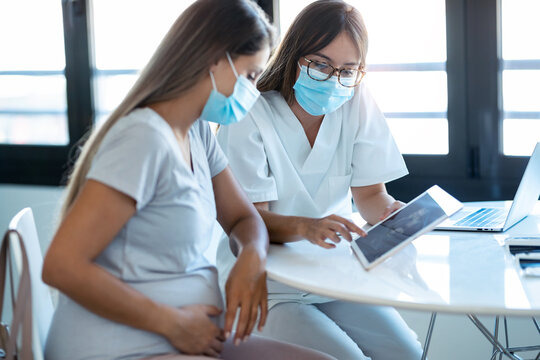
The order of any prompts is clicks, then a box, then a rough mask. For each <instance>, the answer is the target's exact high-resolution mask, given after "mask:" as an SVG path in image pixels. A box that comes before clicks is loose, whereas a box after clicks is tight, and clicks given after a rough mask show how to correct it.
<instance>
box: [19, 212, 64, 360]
mask: <svg viewBox="0 0 540 360" xmlns="http://www.w3.org/2000/svg"><path fill="white" fill-rule="evenodd" d="M9 229H10V230H17V231H18V232H19V234H21V236H22V239H23V242H24V245H25V247H26V252H27V256H28V263H29V267H30V281H31V283H32V313H33V314H32V315H33V325H32V336H33V344H32V350H33V353H34V359H35V360H43V358H44V355H43V350H44V348H45V341H46V340H47V334H48V332H49V327H50V325H51V320H52V316H53V313H54V306H53V303H52V298H51V293H50V290H49V288H48V287H47V285H45V284H44V283H43V281H42V280H41V269H42V268H43V256H42V254H41V248H40V245H39V240H38V235H37V230H36V225H35V223H34V215H33V214H32V209H30V208H25V209H23V210H21V211H19V213H18V214H17V215H15V217H13V219H12V220H11V222H10V223H9ZM10 248H11V254H10V255H11V259H12V260H13V263H14V264H15V267H14V268H13V271H14V277H15V278H16V279H17V278H18V277H19V276H20V274H21V272H22V254H21V248H20V246H19V243H18V241H13V239H10Z"/></svg>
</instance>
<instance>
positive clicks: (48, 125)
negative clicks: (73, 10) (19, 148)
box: [0, 0, 69, 145]
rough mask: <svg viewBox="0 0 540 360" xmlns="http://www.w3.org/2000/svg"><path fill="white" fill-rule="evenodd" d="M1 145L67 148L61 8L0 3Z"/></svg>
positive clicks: (42, 3)
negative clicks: (30, 7) (65, 146)
mask: <svg viewBox="0 0 540 360" xmlns="http://www.w3.org/2000/svg"><path fill="white" fill-rule="evenodd" d="M0 34H1V35H0V49H2V56H0V143H2V144H13V145H15V144H18V145H66V144H68V143H69V134H68V123H67V114H66V109H67V107H66V78H65V76H64V67H65V60H64V59H65V57H64V37H63V29H62V7H61V3H60V2H58V1H56V2H52V1H38V2H35V3H32V11H29V10H28V3H26V2H24V1H18V0H6V1H2V2H0Z"/></svg>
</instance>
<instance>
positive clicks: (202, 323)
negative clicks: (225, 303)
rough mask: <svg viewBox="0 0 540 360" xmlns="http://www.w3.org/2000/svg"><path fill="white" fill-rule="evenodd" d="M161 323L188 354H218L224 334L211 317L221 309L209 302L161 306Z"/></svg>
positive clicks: (166, 332) (170, 337)
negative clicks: (178, 306)
mask: <svg viewBox="0 0 540 360" xmlns="http://www.w3.org/2000/svg"><path fill="white" fill-rule="evenodd" d="M160 310H161V317H162V320H161V321H160V323H161V324H162V326H163V328H162V331H160V332H161V333H162V335H164V336H165V337H166V338H167V339H168V340H169V342H170V343H171V344H172V345H173V346H174V347H175V348H177V349H178V350H180V351H181V352H183V353H185V354H191V355H207V356H211V357H219V354H220V353H221V350H222V349H223V342H224V341H225V336H224V335H223V331H222V330H221V329H220V328H219V327H218V326H217V325H216V324H214V323H213V322H212V321H211V320H210V317H215V316H218V315H219V314H221V309H218V308H217V307H215V306H210V305H202V304H201V305H188V306H182V307H181V308H174V307H170V306H165V305H163V306H161V308H160Z"/></svg>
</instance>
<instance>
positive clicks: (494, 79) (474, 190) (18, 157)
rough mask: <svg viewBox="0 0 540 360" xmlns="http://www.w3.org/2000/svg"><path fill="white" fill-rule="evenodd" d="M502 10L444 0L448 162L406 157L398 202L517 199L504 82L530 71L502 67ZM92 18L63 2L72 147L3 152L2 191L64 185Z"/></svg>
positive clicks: (83, 106) (77, 126)
mask: <svg viewBox="0 0 540 360" xmlns="http://www.w3.org/2000/svg"><path fill="white" fill-rule="evenodd" d="M257 2H258V4H259V5H260V6H261V7H262V8H263V9H264V10H265V11H266V12H267V13H268V15H269V17H270V19H271V20H274V14H276V13H278V14H279V11H278V7H279V0H259V1H257ZM500 7H501V0H446V29H447V31H446V34H447V62H446V72H447V79H448V83H447V84H448V110H447V119H448V131H449V154H448V155H412V154H411V155H408V154H405V155H404V158H405V161H406V163H407V166H408V168H409V171H410V175H408V176H406V177H404V178H402V179H399V180H396V181H394V182H392V183H390V184H388V189H389V191H390V192H391V193H392V194H393V195H395V196H396V197H397V198H399V199H401V200H404V201H408V200H409V199H411V198H413V197H414V196H416V195H417V194H418V193H420V192H421V191H423V190H425V189H426V188H427V187H429V186H431V185H432V184H439V185H441V186H442V187H444V188H445V189H447V190H448V191H450V192H452V193H453V194H455V195H456V196H457V197H458V198H459V199H460V200H463V201H473V200H487V199H489V200H502V199H512V198H513V197H514V194H515V190H516V188H517V186H518V184H519V181H520V179H521V175H522V174H523V171H524V169H525V166H526V164H527V161H528V158H527V157H514V156H511V157H510V156H504V155H503V153H502V124H503V123H502V120H503V118H504V116H505V114H504V112H503V111H502V88H501V79H502V70H503V69H505V68H508V67H515V66H528V65H527V63H521V64H517V63H516V62H514V61H507V62H503V61H502V56H501V43H500V41H501V33H500V31H501V13H500ZM90 10H91V0H62V12H63V25H64V42H65V56H66V68H65V72H64V74H65V77H66V89H67V118H68V127H69V139H70V140H69V144H68V145H65V146H51V145H9V144H0V163H1V164H2V168H1V171H0V183H15V184H36V185H38V184H39V185H61V184H64V183H65V180H66V178H65V176H66V174H67V170H68V168H69V161H70V160H69V159H73V158H74V155H75V154H74V149H76V148H77V144H78V142H79V140H80V139H81V138H82V137H83V136H84V135H85V134H86V133H87V132H88V130H89V129H91V128H92V126H93V124H94V119H95V115H96V114H95V106H94V96H93V95H94V94H93V80H94V79H93V76H94V75H95V74H94V71H95V70H94V66H93V44H92V36H91V34H92V31H91V29H92V28H91V27H92V24H93V22H92V14H91V11H90ZM274 22H275V23H276V26H278V25H279V24H278V22H279V19H277V18H276V19H275V21H274ZM424 65H425V64H424ZM428 65H429V64H428ZM529 65H530V64H529ZM533 65H535V66H536V63H535V64H533ZM426 66H427V65H426ZM428 68H429V66H428ZM375 70H377V69H375ZM378 70H384V68H380V69H378Z"/></svg>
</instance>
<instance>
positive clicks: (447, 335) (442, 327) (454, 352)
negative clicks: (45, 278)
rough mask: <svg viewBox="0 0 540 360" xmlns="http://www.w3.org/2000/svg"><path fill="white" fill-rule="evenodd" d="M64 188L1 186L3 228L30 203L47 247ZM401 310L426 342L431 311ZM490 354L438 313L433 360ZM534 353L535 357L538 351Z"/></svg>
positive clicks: (523, 336)
mask: <svg viewBox="0 0 540 360" xmlns="http://www.w3.org/2000/svg"><path fill="white" fill-rule="evenodd" d="M62 190H63V188H60V187H46V186H16V185H0V229H5V228H6V227H7V225H8V223H9V220H10V219H11V217H13V215H15V214H16V213H17V212H18V211H19V210H20V209H22V208H24V207H27V206H29V207H31V208H32V210H33V211H34V217H35V220H36V226H37V229H38V235H39V237H40V241H41V246H42V249H43V250H45V249H46V248H47V246H48V244H49V243H50V241H51V238H52V236H53V232H54V229H55V222H56V216H57V213H58V209H59V204H60V199H61V196H62ZM213 252H215V245H214V246H213V247H212V248H211V250H210V251H209V253H210V254H212V253H213ZM400 312H401V314H402V315H403V318H404V319H405V321H407V323H408V324H409V326H410V327H411V328H412V329H413V330H414V331H416V333H417V334H418V336H419V339H420V341H421V342H422V343H423V342H424V339H425V336H426V331H427V327H428V324H429V318H430V314H428V313H424V312H416V311H400ZM481 320H483V321H484V324H485V325H486V326H487V327H488V328H489V329H492V328H493V317H482V318H481ZM509 327H510V344H511V346H518V345H532V344H539V343H540V341H539V340H540V335H539V334H538V332H537V331H536V329H535V328H534V326H533V323H532V321H531V320H530V319H515V318H513V319H510V320H509ZM501 339H502V337H501ZM490 356H491V345H490V344H489V343H488V342H487V340H486V339H485V338H483V336H482V335H481V334H480V332H479V331H478V330H477V329H476V328H475V327H474V325H473V324H472V322H471V321H470V320H469V319H468V318H467V317H466V316H465V315H448V314H439V315H438V317H437V321H436V325H435V330H434V333H433V338H432V341H431V345H430V351H429V358H430V359H431V360H456V359H460V360H461V359H462V360H469V359H471V360H477V359H489V358H490ZM531 356H532V357H533V358H534V356H536V354H530V355H529V357H531ZM375 360H376V359H375Z"/></svg>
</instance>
